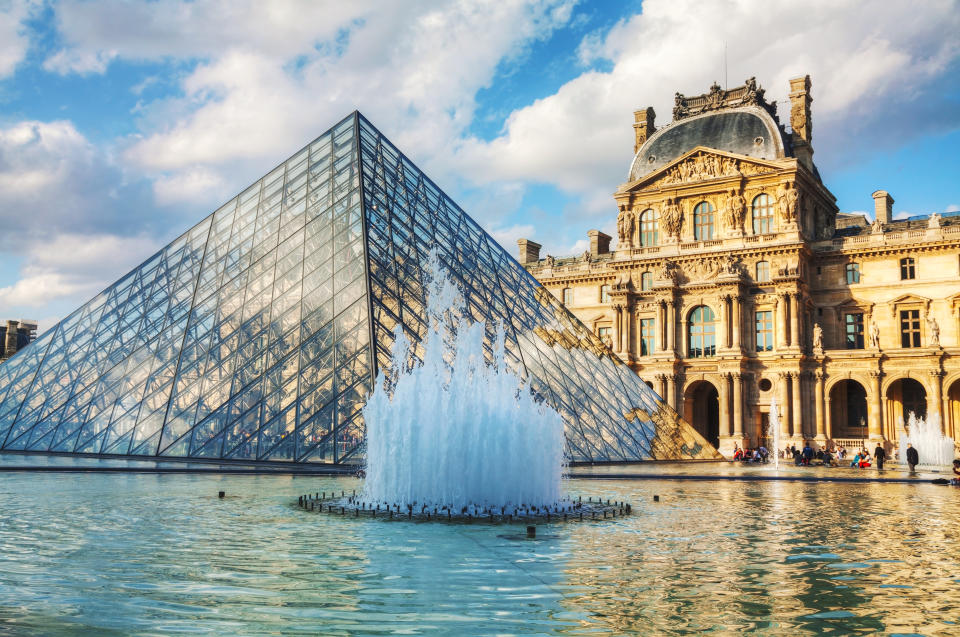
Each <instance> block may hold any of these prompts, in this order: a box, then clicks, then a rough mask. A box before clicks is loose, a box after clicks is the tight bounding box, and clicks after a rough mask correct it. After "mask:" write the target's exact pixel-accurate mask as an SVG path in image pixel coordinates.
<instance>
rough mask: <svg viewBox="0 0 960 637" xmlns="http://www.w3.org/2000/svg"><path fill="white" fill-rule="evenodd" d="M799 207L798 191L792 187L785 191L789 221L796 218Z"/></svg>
mask: <svg viewBox="0 0 960 637" xmlns="http://www.w3.org/2000/svg"><path fill="white" fill-rule="evenodd" d="M799 209H800V191H799V190H797V189H796V188H794V187H793V185H792V184H791V188H790V189H789V190H788V191H787V214H788V215H790V220H791V221H796V220H797V211H798V210H799Z"/></svg>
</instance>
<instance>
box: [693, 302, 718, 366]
mask: <svg viewBox="0 0 960 637" xmlns="http://www.w3.org/2000/svg"><path fill="white" fill-rule="evenodd" d="M688 329H689V333H690V334H689V335H690V358H704V357H706V356H716V355H717V332H716V326H715V325H714V322H713V310H711V309H710V308H709V307H707V306H706V305H699V306H697V307H695V308H694V309H693V311H692V312H690V327H689V328H688Z"/></svg>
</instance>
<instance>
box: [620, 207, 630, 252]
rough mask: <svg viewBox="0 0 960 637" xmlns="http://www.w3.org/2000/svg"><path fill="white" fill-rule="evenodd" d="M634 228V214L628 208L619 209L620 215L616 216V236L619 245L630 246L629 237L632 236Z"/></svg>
mask: <svg viewBox="0 0 960 637" xmlns="http://www.w3.org/2000/svg"><path fill="white" fill-rule="evenodd" d="M633 230H634V214H633V212H631V211H630V210H622V211H620V216H619V217H617V238H618V239H619V240H620V245H621V246H623V247H630V246H631V245H632V242H631V241H630V238H631V237H632V236H633Z"/></svg>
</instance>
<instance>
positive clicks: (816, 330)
mask: <svg viewBox="0 0 960 637" xmlns="http://www.w3.org/2000/svg"><path fill="white" fill-rule="evenodd" d="M813 354H814V356H823V328H822V327H820V324H819V323H814V324H813Z"/></svg>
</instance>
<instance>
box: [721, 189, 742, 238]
mask: <svg viewBox="0 0 960 637" xmlns="http://www.w3.org/2000/svg"><path fill="white" fill-rule="evenodd" d="M746 208H747V200H746V199H744V198H743V195H741V194H740V193H738V192H737V191H736V190H735V189H733V188H731V189H730V192H729V194H728V195H727V199H726V201H725V202H724V206H723V223H724V225H726V227H727V228H728V229H730V230H742V229H743V214H744V211H745V210H746Z"/></svg>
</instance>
